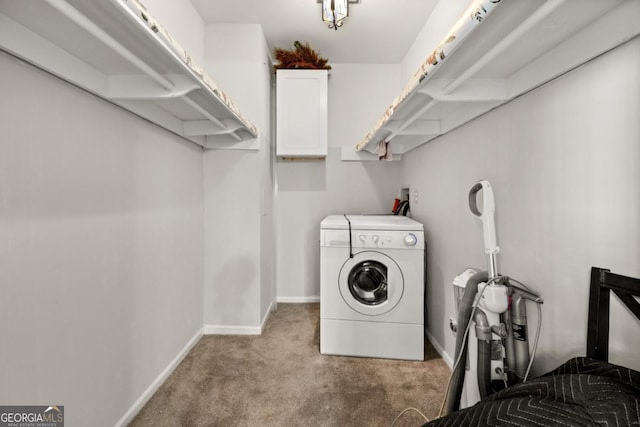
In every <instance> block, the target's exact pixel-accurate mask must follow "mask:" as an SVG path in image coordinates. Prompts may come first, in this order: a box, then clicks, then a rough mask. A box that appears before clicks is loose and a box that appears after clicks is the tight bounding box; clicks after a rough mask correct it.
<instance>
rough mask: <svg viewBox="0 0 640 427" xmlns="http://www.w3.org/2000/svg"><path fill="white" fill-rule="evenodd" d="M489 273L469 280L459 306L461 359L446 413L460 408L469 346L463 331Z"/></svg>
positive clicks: (458, 354)
mask: <svg viewBox="0 0 640 427" xmlns="http://www.w3.org/2000/svg"><path fill="white" fill-rule="evenodd" d="M488 280H489V274H488V273H487V272H486V271H480V272H478V273H476V274H474V275H473V276H471V278H469V280H468V281H467V284H466V286H465V289H464V294H463V296H462V300H461V301H460V305H459V307H458V334H457V335H456V352H455V357H454V360H459V362H458V363H457V365H456V366H455V367H454V370H453V372H452V373H451V387H450V388H449V391H448V393H447V398H446V405H445V414H450V413H452V412H453V411H457V410H458V409H460V397H461V396H462V387H463V385H464V370H465V365H466V357H467V346H466V345H465V340H466V337H465V336H464V334H463V333H461V332H462V331H465V330H466V329H467V327H468V326H469V322H470V321H471V312H472V311H473V304H474V301H475V298H476V294H477V293H478V284H480V283H482V282H487V281H488Z"/></svg>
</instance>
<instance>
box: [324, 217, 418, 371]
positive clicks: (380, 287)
mask: <svg viewBox="0 0 640 427" xmlns="http://www.w3.org/2000/svg"><path fill="white" fill-rule="evenodd" d="M424 248H425V243H424V231H423V226H422V224H420V223H419V222H416V221H414V220H412V219H410V218H407V217H404V216H391V215H346V216H345V215H329V216H328V217H326V218H325V219H324V220H323V221H322V222H321V224H320V353H322V354H334V355H344V356H361V357H379V358H390V359H405V360H424Z"/></svg>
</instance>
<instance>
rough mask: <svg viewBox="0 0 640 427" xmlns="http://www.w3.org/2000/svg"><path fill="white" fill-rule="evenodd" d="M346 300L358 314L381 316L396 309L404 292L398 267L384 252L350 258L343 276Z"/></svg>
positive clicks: (342, 283) (364, 253)
mask: <svg viewBox="0 0 640 427" xmlns="http://www.w3.org/2000/svg"><path fill="white" fill-rule="evenodd" d="M339 286H340V294H341V295H342V299H343V300H344V301H345V302H346V303H347V304H348V305H349V306H350V307H351V308H353V309H354V310H356V311H357V312H358V313H362V314H366V315H370V316H377V315H380V314H384V313H387V312H389V311H390V310H392V309H393V308H394V307H395V306H396V305H397V304H398V302H400V299H401V298H402V294H403V292H404V279H403V277H402V271H401V270H400V267H398V264H396V262H395V261H394V260H393V259H392V258H391V257H389V256H388V255H385V254H383V253H381V252H376V251H363V252H358V253H356V254H354V256H353V258H349V259H348V260H347V261H346V262H345V263H344V265H343V266H342V269H341V270H340V276H339Z"/></svg>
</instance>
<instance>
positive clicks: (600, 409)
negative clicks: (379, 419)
mask: <svg viewBox="0 0 640 427" xmlns="http://www.w3.org/2000/svg"><path fill="white" fill-rule="evenodd" d="M425 426H429V427H433V426H522V427H528V426H608V427H614V426H639V427H640V372H637V371H634V370H631V369H627V368H623V367H621V366H616V365H613V364H610V363H605V362H601V361H598V360H596V359H591V358H587V357H577V358H574V359H571V360H569V361H568V362H566V363H565V364H563V365H562V366H560V367H558V368H557V369H554V370H553V371H551V372H549V373H547V374H545V375H542V376H541V377H538V378H535V379H531V380H529V381H527V382H526V383H522V384H517V385H514V386H512V387H509V388H507V389H505V390H501V391H499V392H497V393H494V394H492V395H491V396H489V397H487V398H485V399H484V400H482V401H481V402H478V403H477V404H476V405H474V406H472V407H470V408H466V409H463V410H460V411H457V412H454V413H452V414H450V415H447V416H445V417H442V418H439V419H437V420H434V421H431V422H429V423H427V424H425Z"/></svg>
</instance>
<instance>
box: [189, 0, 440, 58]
mask: <svg viewBox="0 0 640 427" xmlns="http://www.w3.org/2000/svg"><path fill="white" fill-rule="evenodd" d="M191 3H193V5H194V7H195V8H196V10H197V11H198V13H199V14H200V16H201V17H202V19H203V20H204V22H205V24H208V23H236V24H237V23H243V24H261V25H262V28H263V31H264V34H265V37H266V39H267V43H268V44H269V48H270V49H271V51H273V49H274V48H275V47H281V48H285V49H292V48H293V42H294V41H295V40H299V41H301V42H309V44H310V45H311V47H312V48H314V49H315V50H316V51H317V52H318V53H319V54H320V55H322V56H323V57H325V58H327V59H329V63H330V64H331V63H356V64H397V63H400V62H401V61H402V58H403V57H404V55H405V53H406V52H407V50H408V49H409V47H411V44H412V43H413V41H414V40H415V38H416V36H417V35H418V33H419V32H420V30H421V29H422V27H423V26H424V23H425V22H426V21H427V18H428V17H429V15H430V14H431V12H432V11H433V8H434V7H435V5H436V3H437V0H360V3H359V4H350V6H349V17H348V18H347V19H346V20H345V21H344V25H343V26H342V27H340V28H339V29H338V30H337V31H335V30H331V29H329V28H327V26H326V25H325V24H324V23H323V22H322V10H321V5H320V4H318V3H317V1H316V0H191Z"/></svg>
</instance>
